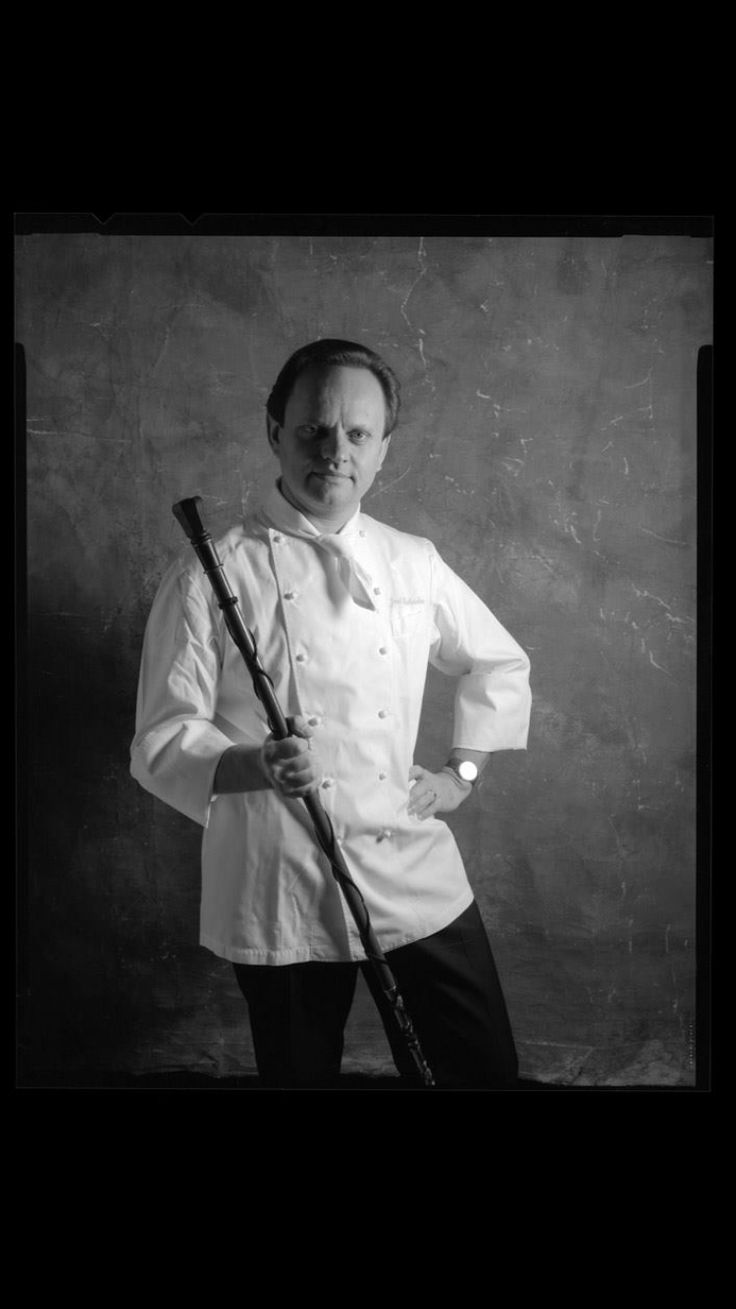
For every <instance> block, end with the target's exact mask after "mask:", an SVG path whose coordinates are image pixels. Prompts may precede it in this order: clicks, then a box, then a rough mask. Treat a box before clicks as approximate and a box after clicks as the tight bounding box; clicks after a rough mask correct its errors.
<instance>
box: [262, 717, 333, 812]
mask: <svg viewBox="0 0 736 1309" xmlns="http://www.w3.org/2000/svg"><path fill="white" fill-rule="evenodd" d="M287 723H288V725H289V728H290V730H291V733H292V735H291V736H287V737H285V738H284V739H283V740H281V741H277V740H275V739H274V737H272V736H267V737H266V740H265V741H264V743H263V745H262V747H261V753H260V762H261V767H262V768H263V771H264V773H265V774H266V777H267V778H268V780H269V782H270V783H271V785H272V787H273V789H274V790H275V791H278V792H279V794H280V795H284V796H288V797H289V798H290V799H291V798H298V797H299V796H303V795H309V794H310V793H311V792H312V791H316V790H317V787H318V786H319V784H320V782H321V781H322V778H323V777H324V771H325V770H324V767H323V765H322V762H321V760H320V757H319V752H318V750H317V749H316V747H315V745H314V741H313V737H314V733H313V731H312V729H311V727H310V726H309V724H308V723H307V720H306V718H304V717H302V715H301V714H297V715H296V717H294V718H288V719H287Z"/></svg>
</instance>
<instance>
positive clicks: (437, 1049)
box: [233, 902, 518, 1089]
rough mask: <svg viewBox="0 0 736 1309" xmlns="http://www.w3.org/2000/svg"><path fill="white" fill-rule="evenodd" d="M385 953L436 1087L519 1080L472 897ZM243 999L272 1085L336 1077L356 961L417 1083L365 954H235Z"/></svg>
mask: <svg viewBox="0 0 736 1309" xmlns="http://www.w3.org/2000/svg"><path fill="white" fill-rule="evenodd" d="M386 958H387V960H388V962H389V964H390V966H391V970H392V972H393V974H394V976H395V978H396V982H397V984H398V987H399V991H400V992H401V995H402V997H403V999H404V1002H405V1005H406V1008H407V1011H408V1013H409V1015H410V1017H411V1020H412V1023H413V1025H414V1028H415V1030H416V1033H417V1036H418V1037H419V1042H420V1044H421V1046H422V1050H423V1053H424V1056H425V1058H426V1060H427V1062H428V1064H429V1066H430V1068H431V1069H432V1072H433V1074H434V1078H435V1082H436V1085H437V1086H438V1087H486V1088H492V1089H509V1088H512V1087H513V1086H515V1084H516V1079H517V1075H518V1063H517V1057H516V1049H515V1046H514V1039H513V1035H512V1032H511V1025H510V1023H509V1017H508V1013H507V1010H506V1004H505V1001H504V997H503V992H502V990H501V985H500V982H499V979H498V974H497V972H496V966H495V963H494V960H493V955H492V952H491V947H490V943H489V941H488V937H487V935H486V931H485V927H484V926H483V921H482V919H481V916H480V912H479V910H478V906H477V904H476V903H475V902H473V904H471V905H470V907H469V908H468V909H466V910H465V911H464V913H462V914H461V915H460V917H459V918H456V919H455V921H454V922H453V923H451V924H450V925H449V927H445V928H443V929H442V931H440V932H435V933H434V934H433V935H432V936H428V937H426V938H425V939H424V940H422V941H414V942H412V944H411V945H404V946H400V947H399V949H398V950H390V951H387V954H386ZM233 967H234V969H235V975H236V977H237V980H238V984H239V986H240V989H241V991H242V992H243V995H244V996H245V998H246V1000H247V1002H248V1010H249V1014H250V1023H251V1031H252V1034H253V1045H254V1048H255V1055H256V1063H257V1066H258V1072H259V1076H260V1078H261V1081H262V1082H263V1084H264V1086H269V1087H282V1086H283V1087H324V1086H331V1085H334V1084H335V1082H336V1080H337V1078H338V1076H339V1073H340V1062H341V1059H342V1053H343V1034H344V1029H345V1023H346V1021H347V1018H348V1014H349V1013H350V1007H351V1005H352V1002H353V996H354V993H355V985H356V982H357V977H358V969H359V968H360V969H361V970H362V972H363V975H364V977H365V979H366V982H367V984H368V986H369V988H370V990H371V993H372V994H373V997H374V999H375V1000H376V1004H377V1007H378V1009H379V1012H380V1014H381V1018H382V1019H383V1023H384V1028H385V1030H386V1035H387V1037H388V1040H389V1044H390V1047H391V1052H392V1054H393V1058H394V1063H395V1064H396V1067H397V1069H398V1071H399V1073H400V1074H401V1076H402V1079H403V1081H404V1082H406V1083H418V1077H417V1073H416V1069H415V1067H414V1064H413V1061H412V1060H411V1058H410V1057H408V1056H407V1054H406V1051H405V1049H404V1046H403V1042H402V1038H401V1035H400V1033H397V1032H396V1031H395V1023H394V1020H393V1017H392V1015H391V1011H390V1006H389V1005H388V1003H387V1001H386V1000H385V998H384V996H383V993H382V991H381V989H380V987H379V986H378V983H377V982H376V980H375V977H374V974H373V970H372V968H371V967H370V965H369V964H368V963H305V964H286V965H283V966H279V967H274V966H271V965H262V964H234V965H233Z"/></svg>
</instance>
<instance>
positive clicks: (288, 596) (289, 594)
mask: <svg viewBox="0 0 736 1309" xmlns="http://www.w3.org/2000/svg"><path fill="white" fill-rule="evenodd" d="M284 599H285V600H296V591H284Z"/></svg>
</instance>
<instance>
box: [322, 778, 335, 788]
mask: <svg viewBox="0 0 736 1309" xmlns="http://www.w3.org/2000/svg"><path fill="white" fill-rule="evenodd" d="M334 785H335V783H334V781H333V780H332V778H331V777H325V779H324V781H323V782H322V786H323V788H324V790H325V791H329V789H330V787H331V786H334Z"/></svg>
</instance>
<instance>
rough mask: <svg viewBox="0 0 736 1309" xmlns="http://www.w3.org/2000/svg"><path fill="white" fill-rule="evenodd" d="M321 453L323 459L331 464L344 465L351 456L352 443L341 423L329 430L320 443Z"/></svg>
mask: <svg viewBox="0 0 736 1309" xmlns="http://www.w3.org/2000/svg"><path fill="white" fill-rule="evenodd" d="M319 452H320V455H321V457H322V458H323V459H325V460H327V461H328V462H329V463H331V464H340V463H343V462H344V461H345V460H346V459H347V458H348V456H349V453H350V443H349V441H348V437H347V432H346V431H345V429H344V427H342V426H341V425H340V424H339V423H335V424H334V426H332V427H330V428H327V429H326V430H325V431H324V432H323V434H322V437H321V440H320V443H319Z"/></svg>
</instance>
